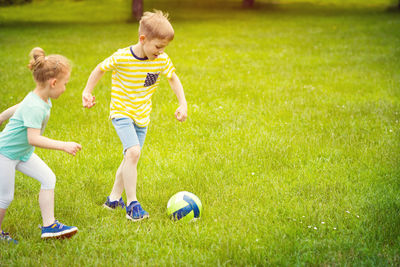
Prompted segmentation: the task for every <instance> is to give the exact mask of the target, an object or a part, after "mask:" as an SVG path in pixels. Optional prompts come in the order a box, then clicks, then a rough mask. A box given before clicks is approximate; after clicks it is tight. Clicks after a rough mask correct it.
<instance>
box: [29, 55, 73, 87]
mask: <svg viewBox="0 0 400 267" xmlns="http://www.w3.org/2000/svg"><path fill="white" fill-rule="evenodd" d="M29 56H30V58H31V60H30V61H29V64H28V68H29V69H30V70H31V71H32V74H33V78H34V79H35V81H36V82H37V83H44V82H46V81H47V80H49V79H51V78H58V77H60V76H62V75H66V74H67V73H68V72H70V71H71V65H70V63H69V61H68V59H67V58H66V57H64V56H61V55H48V56H46V54H45V53H44V50H43V49H42V48H40V47H35V48H33V49H32V51H31V52H30V54H29Z"/></svg>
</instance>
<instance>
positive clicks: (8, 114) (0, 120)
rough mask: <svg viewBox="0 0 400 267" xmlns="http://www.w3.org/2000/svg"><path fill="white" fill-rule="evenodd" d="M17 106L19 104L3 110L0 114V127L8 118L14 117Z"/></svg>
mask: <svg viewBox="0 0 400 267" xmlns="http://www.w3.org/2000/svg"><path fill="white" fill-rule="evenodd" d="M18 106H19V103H18V104H16V105H14V106H12V107H10V108H8V109H6V110H4V111H3V112H2V113H1V114H0V125H1V124H2V123H3V122H5V121H6V120H8V119H9V118H11V117H12V115H14V113H15V111H16V110H17V108H18Z"/></svg>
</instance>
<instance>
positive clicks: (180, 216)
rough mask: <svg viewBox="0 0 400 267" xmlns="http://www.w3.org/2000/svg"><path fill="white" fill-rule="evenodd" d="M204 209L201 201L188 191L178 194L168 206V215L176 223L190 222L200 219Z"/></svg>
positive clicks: (170, 200) (171, 199)
mask: <svg viewBox="0 0 400 267" xmlns="http://www.w3.org/2000/svg"><path fill="white" fill-rule="evenodd" d="M202 209H203V206H202V205H201V201H200V199H199V198H198V197H197V196H196V195H195V194H193V193H190V192H187V191H182V192H178V193H176V194H175V195H173V196H172V197H171V198H170V199H169V201H168V204H167V214H168V216H169V217H170V218H171V219H172V220H175V221H178V220H180V221H185V222H190V221H194V220H197V219H200V216H201V211H202Z"/></svg>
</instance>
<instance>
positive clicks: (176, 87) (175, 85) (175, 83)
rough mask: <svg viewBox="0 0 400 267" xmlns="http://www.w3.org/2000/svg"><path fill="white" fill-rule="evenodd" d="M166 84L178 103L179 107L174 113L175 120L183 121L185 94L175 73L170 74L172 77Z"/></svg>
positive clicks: (185, 113) (185, 111)
mask: <svg viewBox="0 0 400 267" xmlns="http://www.w3.org/2000/svg"><path fill="white" fill-rule="evenodd" d="M168 82H169V85H170V86H171V89H172V90H173V91H174V93H175V95H176V97H177V98H178V101H179V107H178V108H177V109H176V111H175V118H176V119H177V120H178V121H185V120H186V118H187V103H186V98H185V93H184V92H183V86H182V83H181V81H180V80H179V77H178V75H176V73H175V72H174V73H172V77H171V79H169V80H168Z"/></svg>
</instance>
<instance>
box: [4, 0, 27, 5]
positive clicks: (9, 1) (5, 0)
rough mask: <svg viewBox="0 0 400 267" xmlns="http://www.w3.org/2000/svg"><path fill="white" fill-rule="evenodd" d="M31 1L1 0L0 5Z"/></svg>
mask: <svg viewBox="0 0 400 267" xmlns="http://www.w3.org/2000/svg"><path fill="white" fill-rule="evenodd" d="M31 2H32V0H0V6H10V5H20V4H26V3H31Z"/></svg>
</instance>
